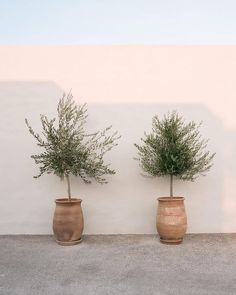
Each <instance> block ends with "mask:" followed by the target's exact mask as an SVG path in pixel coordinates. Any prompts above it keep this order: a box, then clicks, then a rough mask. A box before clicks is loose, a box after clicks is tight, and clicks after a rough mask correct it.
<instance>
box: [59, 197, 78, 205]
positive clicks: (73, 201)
mask: <svg viewBox="0 0 236 295" xmlns="http://www.w3.org/2000/svg"><path fill="white" fill-rule="evenodd" d="M81 202H82V200H81V199H76V198H71V201H69V199H67V198H60V199H56V200H55V203H56V204H75V203H81Z"/></svg>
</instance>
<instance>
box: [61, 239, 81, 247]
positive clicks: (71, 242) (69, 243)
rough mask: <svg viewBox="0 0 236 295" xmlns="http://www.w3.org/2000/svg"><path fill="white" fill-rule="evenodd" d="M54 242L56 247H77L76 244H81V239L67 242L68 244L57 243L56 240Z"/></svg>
mask: <svg viewBox="0 0 236 295" xmlns="http://www.w3.org/2000/svg"><path fill="white" fill-rule="evenodd" d="M56 242H57V244H58V245H61V246H73V245H77V244H79V243H81V242H82V238H80V239H78V240H75V241H69V242H62V241H58V240H56Z"/></svg>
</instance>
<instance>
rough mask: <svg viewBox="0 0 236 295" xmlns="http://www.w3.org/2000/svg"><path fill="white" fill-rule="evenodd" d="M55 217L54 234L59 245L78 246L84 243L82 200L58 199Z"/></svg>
mask: <svg viewBox="0 0 236 295" xmlns="http://www.w3.org/2000/svg"><path fill="white" fill-rule="evenodd" d="M55 202H56V208H55V212H54V217H53V232H54V235H55V238H56V241H57V243H58V244H60V245H63V246H71V245H76V244H78V243H80V242H81V241H82V238H81V236H82V233H83V229H84V219H83V212H82V208H81V202H82V200H81V199H75V198H72V199H71V201H69V200H68V199H56V200H55Z"/></svg>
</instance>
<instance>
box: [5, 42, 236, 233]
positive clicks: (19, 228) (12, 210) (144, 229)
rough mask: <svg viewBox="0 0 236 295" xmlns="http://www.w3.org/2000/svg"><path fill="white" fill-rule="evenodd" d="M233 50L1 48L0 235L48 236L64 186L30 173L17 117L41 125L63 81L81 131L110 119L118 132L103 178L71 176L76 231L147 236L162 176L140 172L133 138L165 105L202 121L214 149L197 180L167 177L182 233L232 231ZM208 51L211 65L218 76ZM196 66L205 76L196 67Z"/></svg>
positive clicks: (28, 142) (29, 141) (28, 146)
mask: <svg viewBox="0 0 236 295" xmlns="http://www.w3.org/2000/svg"><path fill="white" fill-rule="evenodd" d="M174 47H175V46H174ZM232 47H233V49H234V51H233V50H232ZM232 47H230V46H229V47H227V46H226V47H225V48H222V47H220V48H219V47H217V46H216V47H214V46H213V47H211V51H210V49H209V46H206V47H204V46H200V47H198V48H199V49H197V48H195V47H188V46H185V47H182V50H181V48H180V47H177V48H176V50H174V48H173V47H171V46H169V47H168V46H167V48H166V51H165V52H164V51H163V47H162V46H154V47H152V46H146V49H144V48H142V49H141V51H140V48H139V47H133V46H127V47H125V46H123V47H122V46H121V47H120V46H118V48H117V47H116V46H114V47H112V46H111V47H110V46H107V47H106V46H101V47H99V46H95V47H94V46H88V47H87V51H86V52H85V47H83V46H82V47H81V46H72V47H70V46H68V47H67V48H64V47H63V48H64V49H63V50H62V48H61V47H60V46H58V47H57V46H55V47H49V48H47V46H45V47H41V48H39V47H37V46H36V47H30V46H29V47H27V46H26V47H18V46H12V47H8V46H6V47H4V46H3V47H0V64H1V67H0V112H1V116H0V126H1V129H0V138H1V145H0V159H1V161H0V163H1V172H0V173H1V177H0V179H1V206H0V234H21V233H25V234H45V233H51V232H52V230H51V222H52V215H53V211H54V199H55V198H56V197H62V196H64V194H65V192H66V190H65V184H64V183H62V182H60V180H59V179H57V177H55V176H53V175H46V176H43V177H41V178H40V179H38V180H35V179H33V178H32V176H33V175H35V174H36V173H37V167H36V166H35V164H34V162H33V160H32V159H31V158H30V155H31V154H33V153H35V152H37V150H38V148H37V147H36V145H35V142H34V139H33V138H32V137H31V136H30V134H29V133H28V131H27V129H26V126H25V124H24V118H25V117H27V118H28V119H29V120H30V122H31V124H32V126H34V127H35V129H38V130H40V121H39V114H40V113H45V114H48V115H52V116H53V115H54V114H55V110H56V105H57V102H58V99H59V97H60V96H61V94H62V92H63V89H65V90H69V87H68V86H69V81H70V78H71V81H72V82H71V84H72V85H71V86H72V87H73V93H74V94H75V96H76V99H77V101H81V102H84V101H87V102H88V110H89V118H88V125H87V128H88V130H96V129H98V128H102V127H105V126H107V125H109V124H112V125H113V128H114V129H116V130H118V131H119V133H120V134H121V135H122V138H121V139H120V142H119V146H118V147H116V148H115V149H114V150H112V151H111V152H110V154H109V155H107V160H108V161H110V162H111V163H112V167H114V168H115V169H116V171H117V174H116V175H115V176H111V177H109V184H107V185H103V186H101V185H99V184H96V183H94V184H92V185H85V184H83V183H82V181H81V180H79V179H75V178H73V181H72V189H73V194H74V196H77V197H80V198H82V199H83V203H82V206H83V211H84V218H85V233H90V234H101V233H102V234H108V233H114V234H118V233H155V232H156V229H155V215H156V205H157V202H156V199H157V197H158V196H163V195H167V194H168V188H169V184H168V179H161V178H157V179H149V178H144V177H142V176H141V175H140V172H141V171H140V169H139V166H138V163H137V162H136V161H134V160H133V157H134V156H135V155H136V149H135V147H134V146H133V143H134V142H139V140H140V137H141V136H143V132H144V130H146V131H148V130H150V128H151V119H152V116H153V115H155V114H160V116H161V115H163V114H164V113H166V112H167V111H168V110H172V109H176V110H177V111H179V112H180V113H181V114H182V115H183V116H184V117H185V118H186V120H192V119H193V120H196V121H200V120H203V122H204V125H203V127H202V134H203V135H204V136H205V137H208V138H210V142H209V149H210V150H212V151H216V153H217V156H216V158H215V161H214V166H213V168H212V170H211V171H210V172H209V174H208V175H207V176H206V177H202V178H199V179H198V180H197V181H196V182H194V183H191V182H190V183H189V182H180V181H177V182H176V183H175V194H176V195H182V196H185V197H186V209H187V213H188V232H195V233H196V232H234V231H236V218H235V212H236V198H235V193H234V183H235V174H236V168H235V162H236V157H235V156H236V152H235V151H236V131H235V130H236V129H235V128H236V119H235V116H234V115H233V110H232V108H233V107H234V99H233V97H234V96H235V94H236V92H235V85H234V84H233V82H234V80H235V79H236V78H235V77H236V75H235V76H234V77H232V75H233V74H234V71H235V69H234V67H233V65H234V64H235V63H236V53H234V52H235V48H236V47H234V46H232ZM150 48H152V49H150ZM53 50H54V51H53ZM145 50H146V52H145ZM150 50H151V52H152V55H151V56H150ZM204 50H205V51H204ZM62 51H63V52H62ZM131 51H132V52H133V53H132V55H131ZM39 52H41V54H38V53H39ZM42 52H43V54H42ZM46 52H47V54H46ZM163 52H164V53H163ZM223 52H225V54H223ZM229 52H230V53H231V55H229ZM167 53H168V55H169V58H167V56H166V54H167ZM226 53H227V54H226ZM45 54H46V55H45ZM56 55H58V57H57V58H58V59H57V58H55V56H56ZM212 55H213V56H215V58H216V60H217V61H218V64H217V69H218V71H219V69H220V71H219V72H218V74H217V75H216V73H215V71H216V68H215V67H212V65H214V62H213V59H212ZM33 56H34V57H36V56H37V59H34V58H33ZM45 56H47V60H45ZM131 56H132V59H133V61H132V62H130V58H131ZM67 58H69V60H70V62H69V64H67V63H66V60H67ZM102 58H103V60H102ZM163 58H165V62H163ZM202 59H204V62H203V61H202ZM72 60H73V61H74V63H73V62H72ZM180 60H181V62H180ZM56 61H57V62H58V63H56ZM145 61H146V62H145ZM151 61H153V63H154V64H155V67H154V66H153V63H151ZM199 61H201V63H200V64H199ZM60 63H61V67H60ZM52 64H53V65H54V66H57V67H56V69H55V67H53V66H52ZM157 64H159V67H157ZM201 66H202V67H201ZM101 67H102V68H101ZM134 67H135V69H134ZM167 68H168V69H167ZM199 69H201V71H202V75H203V76H204V78H202V76H201V75H200V73H199V72H198V73H196V71H199ZM206 72H207V74H206ZM174 78H175V79H176V80H177V81H176V80H175V79H174ZM127 79H128V82H127ZM76 81H78V85H77V84H76ZM172 82H173V83H172ZM188 82H191V87H190V86H189V85H188ZM235 84H236V83H235ZM209 85H210V86H209ZM214 86H215V88H216V89H213V88H210V87H214ZM229 88H230V90H229ZM138 90H139V91H140V92H141V93H142V95H141V94H140V93H139V91H138ZM145 90H146V93H147V94H145ZM223 90H225V91H223ZM132 91H133V92H132ZM191 91H192V92H191ZM196 92H197V93H198V94H199V99H198V97H197V95H196ZM223 92H224V93H226V94H227V95H225V96H223ZM112 93H114V94H112ZM201 93H202V94H203V95H202V96H201V95H200V94H201ZM206 93H207V95H206ZM191 94H192V95H191ZM204 94H205V96H204ZM136 95H137V96H136ZM188 95H189V99H188ZM81 97H82V98H81ZM119 97H120V99H119ZM109 98H110V99H109ZM219 98H222V99H221V100H220V101H219Z"/></svg>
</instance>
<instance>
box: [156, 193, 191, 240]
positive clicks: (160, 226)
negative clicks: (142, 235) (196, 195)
mask: <svg viewBox="0 0 236 295" xmlns="http://www.w3.org/2000/svg"><path fill="white" fill-rule="evenodd" d="M156 225H157V232H158V233H159V236H160V241H161V242H162V243H164V244H180V243H182V241H183V237H184V235H185V233H186V230H187V216H186V212H185V206H184V198H183V197H172V198H170V197H161V198H158V208H157V224H156Z"/></svg>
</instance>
